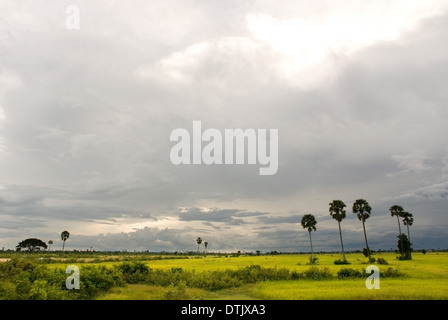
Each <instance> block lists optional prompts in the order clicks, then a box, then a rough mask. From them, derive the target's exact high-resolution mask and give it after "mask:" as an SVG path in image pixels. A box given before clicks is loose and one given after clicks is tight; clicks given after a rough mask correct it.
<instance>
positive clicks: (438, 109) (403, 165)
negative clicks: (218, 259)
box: [0, 0, 448, 250]
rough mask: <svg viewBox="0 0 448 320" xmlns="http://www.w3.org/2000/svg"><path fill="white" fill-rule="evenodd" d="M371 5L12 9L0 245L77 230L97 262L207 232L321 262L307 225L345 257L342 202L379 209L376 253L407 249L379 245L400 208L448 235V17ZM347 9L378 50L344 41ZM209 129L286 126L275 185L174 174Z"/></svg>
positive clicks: (4, 75) (1, 145) (225, 175)
mask: <svg viewBox="0 0 448 320" xmlns="http://www.w3.org/2000/svg"><path fill="white" fill-rule="evenodd" d="M68 4H76V5H78V6H79V7H80V12H81V28H80V29H79V30H78V31H73V30H72V31H69V30H67V29H66V28H65V26H64V23H65V19H66V14H65V8H66V6H67V5H68ZM365 6H366V3H364V2H361V1H348V2H344V3H342V4H339V3H338V5H335V4H332V3H330V2H323V3H321V2H319V3H317V2H316V3H314V2H313V3H310V2H306V1H286V2H284V3H282V6H279V5H277V4H276V3H274V2H271V1H261V2H260V1H248V2H244V3H242V2H241V1H230V2H229V1H225V2H209V1H205V2H203V1H199V2H196V1H193V2H191V1H165V2H163V3H159V4H149V3H147V2H144V1H135V2H134V1H133V2H132V4H130V3H129V4H127V3H123V2H118V1H108V2H107V3H106V2H92V1H75V3H72V2H70V3H68V2H58V3H57V4H55V3H53V2H51V1H47V2H46V1H39V2H35V1H24V0H21V1H17V2H10V3H8V4H6V3H4V4H2V10H0V167H1V168H2V170H1V171H0V226H2V227H1V228H2V229H0V230H1V231H0V239H1V240H2V241H4V242H5V243H6V244H5V245H7V246H13V245H15V244H16V243H17V240H21V238H23V234H24V232H22V230H26V232H25V233H28V232H29V230H32V231H33V232H36V233H38V234H39V235H41V236H42V237H44V238H49V236H48V237H47V234H51V237H58V234H57V232H60V231H59V229H63V228H64V229H65V228H72V231H73V234H74V235H77V236H74V237H73V238H71V239H70V240H71V241H73V245H76V246H79V247H82V246H85V247H90V243H93V246H94V247H96V248H98V249H100V248H114V247H116V246H117V245H118V244H119V243H121V242H122V243H123V245H122V246H121V247H122V248H128V249H129V250H132V249H131V248H139V249H143V248H154V249H160V250H174V249H175V248H176V249H177V248H183V250H187V248H190V245H183V243H184V242H188V243H190V242H191V246H192V247H193V249H194V247H195V243H194V239H195V237H197V236H198V234H197V233H204V234H207V235H210V236H211V235H213V237H215V238H214V239H213V240H212V241H210V243H213V245H214V248H215V249H218V248H226V249H235V248H241V247H242V246H244V247H247V248H251V249H262V248H263V246H266V247H269V248H273V250H275V249H274V247H277V249H280V248H285V250H286V249H288V250H295V249H294V248H296V245H299V244H300V243H302V241H303V249H300V248H299V247H297V248H299V249H297V250H307V241H308V239H307V232H306V231H304V230H303V229H302V228H301V226H300V219H301V214H298V212H307V213H308V212H309V213H313V214H316V215H317V216H318V218H319V219H318V221H319V224H318V232H316V234H315V235H313V236H315V238H316V240H315V241H316V246H317V247H320V248H323V249H322V250H324V248H328V247H329V248H333V249H336V250H337V247H338V244H337V239H336V241H333V240H331V238H329V237H330V236H329V235H328V234H327V233H324V232H321V231H324V230H333V229H332V228H334V224H333V222H334V221H331V218H330V217H329V215H328V203H329V202H330V201H331V200H333V199H342V200H344V201H346V203H347V204H348V206H349V207H350V205H351V201H353V200H355V199H356V198H359V197H363V198H366V199H367V200H368V201H369V202H370V203H371V205H372V206H373V208H374V210H375V214H374V215H372V218H371V220H369V223H371V225H370V226H369V228H370V229H369V230H368V231H369V233H371V234H372V243H373V245H377V246H382V245H384V246H386V247H389V246H395V243H394V242H395V239H392V240H391V241H390V242H389V240H387V241H384V242H381V241H380V240H375V239H381V238H382V237H383V238H385V239H386V238H387V239H389V238H390V237H389V233H390V234H392V233H393V232H394V231H393V229H392V230H391V231H390V230H389V229H388V228H387V227H388V224H390V220H389V219H388V218H389V217H388V216H387V215H388V208H389V207H390V206H391V205H393V204H396V203H397V204H403V206H405V207H406V209H407V210H409V211H411V212H415V215H416V216H417V214H419V213H420V214H422V215H423V214H424V215H425V218H424V219H421V218H418V220H416V221H419V223H422V224H423V223H425V228H426V227H427V226H428V225H430V224H438V225H439V226H444V225H446V219H445V215H446V211H445V210H444V206H443V203H444V201H446V195H447V194H448V190H447V186H446V181H447V177H448V149H447V148H445V147H444V144H443V143H444V141H446V140H447V138H448V130H447V129H446V123H447V120H448V112H447V108H446V105H447V103H448V94H447V92H448V91H447V90H446V88H445V85H444V84H445V83H447V80H448V74H447V70H448V69H447V67H448V60H447V57H448V44H447V43H446V41H445V39H446V36H447V30H448V19H447V15H446V12H447V11H446V9H447V8H446V5H445V4H444V3H443V2H440V1H426V2H425V1H401V0H396V1H393V3H392V4H391V5H387V7H386V6H382V5H381V4H379V3H376V4H375V5H374V6H373V7H369V8H370V9H371V10H368V12H367V11H366V10H364V9H365ZM136 8H138V9H136ZM404 8H406V10H401V9H404ZM370 13H372V15H371V14H370ZM331 14H333V15H334V16H337V17H340V18H343V19H342V20H343V21H351V24H349V25H347V26H345V27H348V30H351V31H353V32H355V31H357V30H360V31H362V34H361V35H362V37H359V35H358V34H356V33H353V34H351V33H350V32H351V31H350V32H349V31H347V32H343V33H342V34H338V33H337V30H336V29H335V28H331V21H330V20H331V19H329V18H328V16H329V15H331ZM372 17H381V18H382V19H381V21H378V22H377V21H376V19H373V18H372ZM372 19H373V20H372ZM313 21H320V22H321V23H320V24H313V23H314V22H313ZM365 21H367V22H365ZM341 27H344V25H341ZM370 27H372V28H370ZM303 28H304V29H303ZM363 28H364V29H363ZM304 30H305V31H306V32H304ZM314 33H315V34H314ZM307 34H311V35H313V37H311V38H310V37H307V36H306V35H307ZM350 35H351V36H352V38H347V37H349V36H350ZM313 39H314V40H313ZM360 39H363V41H361V40H360ZM325 41H328V43H327V42H325ZM364 41H365V42H364ZM307 50H308V51H307ZM312 50H314V51H312ZM314 56H316V57H317V58H316V59H314V60H313V59H311V60H310V61H309V64H308V65H304V64H303V61H307V59H306V57H314ZM194 120H201V121H202V124H203V128H204V129H205V128H216V129H218V130H221V131H222V130H224V129H226V128H231V129H235V128H242V129H247V128H255V129H257V128H263V129H271V128H272V129H278V130H279V170H278V172H277V174H276V175H274V176H270V177H262V176H259V175H258V166H253V165H238V166H226V165H221V166H205V165H200V166H187V165H184V166H182V165H181V166H175V165H173V164H172V163H171V162H170V159H169V152H170V148H171V147H172V144H171V143H170V141H169V135H170V133H171V131H172V130H174V129H176V128H185V129H187V130H190V131H191V126H192V121H194ZM178 208H186V209H185V210H184V211H179V209H178ZM226 208H231V209H226ZM416 219H417V218H416ZM423 221H424V222H423ZM163 223H171V224H167V227H166V228H164V227H161V225H162V224H163ZM288 224H294V227H292V226H288ZM20 225H21V228H20ZM152 225H156V227H152ZM15 226H17V229H15V228H14V227H15ZM141 226H143V227H141ZM145 227H146V228H145ZM267 227H269V228H271V229H266V228H267ZM344 227H346V228H347V230H344V232H346V233H344V234H346V236H347V246H348V247H351V245H352V244H353V247H359V246H361V245H362V239H363V238H362V237H359V221H357V220H356V219H355V218H354V217H351V218H350V219H347V221H344ZM120 228H124V229H126V230H130V229H132V230H136V231H133V232H129V233H128V232H127V231H122V230H120ZM136 228H137V229H138V230H137V229H136ZM328 228H330V229H328ZM419 228H422V229H419ZM425 228H423V225H421V226H419V224H418V223H416V225H415V226H414V227H413V229H415V231H416V235H417V234H418V235H419V236H418V237H417V236H416V238H415V239H416V245H417V246H418V245H419V242H417V240H418V239H420V240H421V242H420V243H425V244H429V243H431V241H438V240H437V239H439V240H440V239H443V238H448V237H447V234H446V231H444V230H443V228H439V229H437V232H438V233H437V236H434V237H432V238H431V239H430V238H425V236H424V234H425V232H428V230H429V229H425ZM108 230H109V231H110V230H113V231H110V232H109V231H108ZM380 230H383V231H380ZM83 232H85V235H84V234H83ZM213 232H214V233H213ZM381 232H384V235H383V236H382V233H381ZM100 234H101V235H100ZM295 237H297V238H295ZM428 237H429V236H428ZM229 238H231V240H228V239H229ZM392 238H393V237H392ZM187 239H188V240H187ZM191 239H193V240H191ZM351 239H360V240H359V242H357V241H358V240H353V241H354V242H353V243H352V244H351V241H352V240H351ZM420 240H419V241H420ZM140 241H143V243H144V245H141V244H140ZM297 241H299V242H297ZM375 241H378V242H375ZM0 246H3V245H1V244H0ZM118 247H120V246H117V248H118Z"/></svg>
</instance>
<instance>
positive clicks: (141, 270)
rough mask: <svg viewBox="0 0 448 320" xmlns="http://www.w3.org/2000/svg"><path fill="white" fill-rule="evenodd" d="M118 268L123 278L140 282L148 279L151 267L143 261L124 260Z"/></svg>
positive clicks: (129, 281)
mask: <svg viewBox="0 0 448 320" xmlns="http://www.w3.org/2000/svg"><path fill="white" fill-rule="evenodd" d="M116 269H117V270H118V271H119V272H121V274H122V276H123V280H124V281H125V282H126V283H140V282H144V281H145V280H146V277H147V276H148V274H149V271H150V268H149V267H148V266H147V265H146V264H145V263H143V262H140V261H134V262H127V261H126V262H123V263H122V264H120V265H118V266H116Z"/></svg>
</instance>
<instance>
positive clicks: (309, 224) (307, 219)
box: [301, 214, 317, 261]
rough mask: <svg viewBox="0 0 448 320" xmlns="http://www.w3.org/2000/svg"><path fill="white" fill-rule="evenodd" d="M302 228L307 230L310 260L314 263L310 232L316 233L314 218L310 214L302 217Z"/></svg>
mask: <svg viewBox="0 0 448 320" xmlns="http://www.w3.org/2000/svg"><path fill="white" fill-rule="evenodd" d="M301 224H302V227H303V228H304V229H308V233H309V235H310V247H311V259H312V260H313V261H314V252H313V241H312V240H311V231H313V230H314V231H316V224H317V221H316V218H315V217H314V216H313V215H312V214H306V215H304V216H303V217H302V221H301Z"/></svg>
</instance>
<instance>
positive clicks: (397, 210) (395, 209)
mask: <svg viewBox="0 0 448 320" xmlns="http://www.w3.org/2000/svg"><path fill="white" fill-rule="evenodd" d="M389 211H390V215H391V216H392V217H394V216H395V217H397V222H398V232H399V234H398V237H399V239H401V226H400V219H399V218H400V217H403V215H404V210H403V207H402V206H399V205H393V206H392V207H390V209H389ZM402 247H403V246H400V253H401V255H403V250H402Z"/></svg>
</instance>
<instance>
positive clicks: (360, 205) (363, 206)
mask: <svg viewBox="0 0 448 320" xmlns="http://www.w3.org/2000/svg"><path fill="white" fill-rule="evenodd" d="M352 209H353V213H356V214H357V216H358V219H359V220H360V221H362V228H363V229H364V240H365V241H366V249H367V254H368V257H369V261H370V260H371V258H370V249H369V244H368V243H367V234H366V226H365V222H366V220H367V219H368V218H369V217H370V212H371V211H372V207H371V206H370V205H369V203H368V202H367V201H366V200H364V199H358V200H356V201H355V202H354V203H353V208H352Z"/></svg>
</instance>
